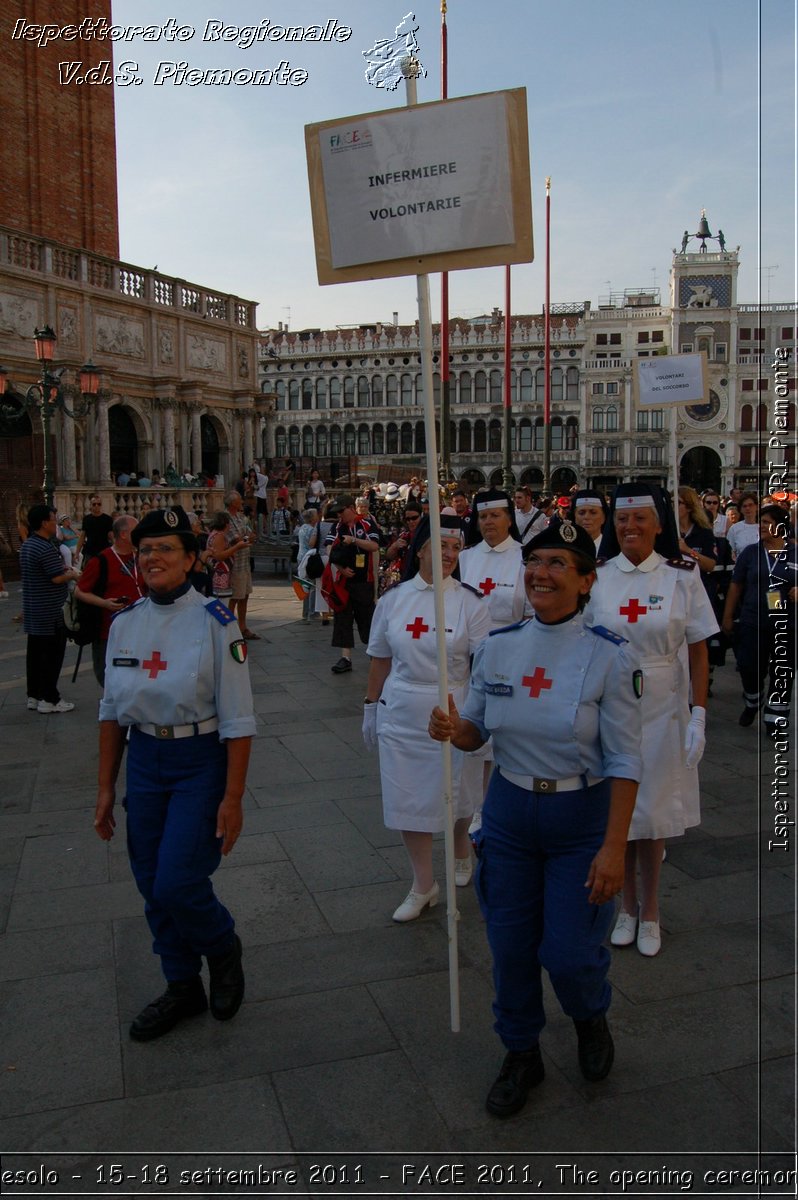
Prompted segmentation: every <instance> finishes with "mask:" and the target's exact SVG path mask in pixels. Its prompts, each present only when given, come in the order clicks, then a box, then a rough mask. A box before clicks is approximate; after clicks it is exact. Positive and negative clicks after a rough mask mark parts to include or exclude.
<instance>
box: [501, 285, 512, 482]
mask: <svg viewBox="0 0 798 1200" xmlns="http://www.w3.org/2000/svg"><path fill="white" fill-rule="evenodd" d="M511 303H512V301H511V291H510V264H509V263H508V264H507V266H506V267H505V268H504V431H503V437H502V447H503V451H504V453H503V455H502V487H503V488H504V490H505V492H511V491H512V487H513V480H512V443H511V440H510V430H511V428H512V406H513V401H512V390H511V382H512V322H511V319H510V312H511Z"/></svg>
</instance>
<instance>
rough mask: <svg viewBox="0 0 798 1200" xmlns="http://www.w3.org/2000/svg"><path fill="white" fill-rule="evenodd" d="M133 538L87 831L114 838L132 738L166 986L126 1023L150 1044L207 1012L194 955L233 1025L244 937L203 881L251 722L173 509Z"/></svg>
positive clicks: (242, 653)
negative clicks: (126, 604) (129, 603)
mask: <svg viewBox="0 0 798 1200" xmlns="http://www.w3.org/2000/svg"><path fill="white" fill-rule="evenodd" d="M132 540H133V544H134V545H135V546H136V547H137V549H138V553H139V565H140V567H141V572H142V575H143V577H144V580H145V582H146V583H147V585H148V587H149V596H148V597H146V598H145V599H144V600H141V601H140V602H139V603H138V604H135V605H133V607H132V608H129V609H126V610H124V611H123V612H122V613H119V614H117V615H118V616H121V617H123V618H124V619H123V620H116V619H115V620H114V622H113V624H112V625H111V631H110V635H109V638H108V652H107V661H106V672H105V694H104V696H103V698H102V700H101V701H100V770H99V785H98V795H97V807H96V811H95V820H94V827H95V829H96V830H97V833H98V835H99V837H100V838H102V839H103V841H108V840H110V838H112V837H113V834H114V824H115V822H114V816H113V808H114V800H115V788H116V778H117V775H118V773H119V767H120V764H121V761H122V754H123V750H124V748H125V741H126V737H127V736H128V733H129V745H128V756H127V793H126V799H125V807H126V809H127V840H128V853H129V856H130V865H131V867H132V870H133V874H134V876H135V879H136V884H137V886H138V889H139V891H140V892H141V894H142V895H143V896H144V899H145V901H146V906H145V912H146V916H147V920H148V922H149V925H150V929H151V931H152V935H153V949H154V951H155V953H156V954H158V955H159V956H160V959H161V967H162V970H163V973H164V975H165V977H166V980H167V985H168V986H167V990H166V992H164V994H163V995H162V996H159V997H158V999H157V1000H154V1001H153V1002H152V1003H151V1004H148V1005H147V1007H146V1008H144V1009H143V1011H142V1012H141V1013H139V1015H138V1017H136V1019H135V1021H134V1022H133V1024H132V1026H131V1028H130V1036H131V1037H132V1038H133V1039H134V1040H135V1041H150V1040H152V1039H153V1038H157V1037H160V1036H161V1035H162V1034H164V1033H167V1032H168V1031H169V1030H170V1029H171V1028H172V1027H173V1026H174V1025H176V1024H177V1022H178V1021H180V1020H183V1019H184V1018H185V1017H191V1016H197V1015H199V1014H200V1013H202V1012H204V1011H205V1010H206V1009H207V1008H208V1000H207V997H206V994H205V988H204V986H203V983H202V978H201V976H200V971H201V967H202V959H203V958H206V959H207V961H208V968H209V974H210V1008H211V1013H212V1014H213V1016H214V1017H216V1018H217V1019H218V1020H220V1021H224V1020H229V1019H230V1018H231V1017H233V1016H235V1014H236V1012H237V1011H238V1009H239V1007H240V1005H241V1001H242V1000H243V997H244V973H243V969H242V966H241V941H240V938H239V937H238V935H237V934H236V933H235V923H234V921H233V918H232V916H231V915H230V913H229V912H228V911H227V909H226V908H225V907H224V905H223V904H221V903H220V901H219V900H218V899H217V897H216V895H215V894H214V890H213V885H212V883H211V879H210V877H211V875H212V874H213V872H214V871H215V870H216V868H217V867H218V866H219V863H220V861H221V855H222V854H229V852H230V851H231V850H232V848H233V846H234V845H235V842H236V839H237V838H238V835H239V833H240V832H241V825H242V812H241V799H242V796H243V792H244V785H245V782H246V773H247V764H248V762H249V752H250V745H251V741H252V736H253V734H254V733H255V718H254V715H253V710H252V692H251V689H250V683H249V671H248V668H247V665H246V657H247V645H246V642H245V641H244V639H243V638H242V637H241V635H240V631H239V628H238V625H237V623H236V621H235V618H234V616H233V614H232V613H231V612H230V610H229V609H227V608H226V607H225V606H224V604H222V602H221V601H220V600H212V601H211V602H210V603H208V602H207V600H206V599H205V597H204V596H201V595H200V593H199V592H197V591H196V590H195V589H194V588H193V587H192V585H191V579H190V572H191V568H192V566H193V563H194V560H195V559H196V555H197V544H196V539H195V537H194V535H193V533H192V532H191V526H190V524H189V521H188V518H187V516H186V514H185V512H184V511H183V509H182V508H177V507H176V508H172V509H156V510H154V511H152V512H151V513H149V514H148V515H147V516H146V517H145V518H144V520H143V521H142V522H141V523H140V524H139V525H138V526H137V527H136V528H135V529H134V531H133V534H132Z"/></svg>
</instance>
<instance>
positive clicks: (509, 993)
mask: <svg viewBox="0 0 798 1200" xmlns="http://www.w3.org/2000/svg"><path fill="white" fill-rule="evenodd" d="M608 809H609V783H608V782H604V783H599V784H595V785H594V786H593V787H589V788H583V789H581V790H579V791H575V792H562V793H560V794H559V795H543V794H542V793H540V792H528V791H526V790H525V789H524V788H520V787H518V786H517V785H516V784H514V783H510V782H508V780H506V779H504V778H502V776H501V774H500V773H499V771H498V770H495V771H494V772H493V776H492V778H491V782H490V787H489V789H488V794H487V796H486V797H485V804H484V806H483V809H482V829H481V831H480V834H478V835H477V841H478V854H479V861H478V864H477V871H476V879H475V886H476V890H477V895H478V897H479V902H480V906H481V908H482V913H483V916H484V917H485V921H486V924H487V933H488V941H489V943H490V948H491V951H492V953H493V981H494V986H495V988H496V999H495V1001H494V1004H493V1013H494V1016H495V1017H496V1022H495V1025H494V1028H495V1030H496V1032H497V1033H498V1035H499V1037H500V1038H501V1040H502V1042H503V1043H504V1045H505V1047H506V1048H507V1049H508V1050H528V1049H530V1048H531V1047H532V1046H534V1045H535V1044H536V1043H537V1041H538V1038H539V1035H540V1031H541V1029H542V1028H543V1026H544V1025H545V1023H546V1014H545V1012H544V1009H543V989H542V981H541V968H542V967H545V969H546V970H547V971H548V973H549V976H550V978H551V982H552V985H553V987H554V990H555V992H556V994H557V999H558V1000H559V1002H560V1004H561V1006H562V1009H563V1011H564V1012H565V1013H566V1014H567V1015H568V1016H569V1017H573V1018H574V1019H575V1020H585V1019H586V1018H588V1017H594V1016H598V1015H599V1014H600V1013H603V1012H605V1011H606V1010H607V1008H608V1007H609V1003H610V994H611V992H610V985H609V983H608V981H607V970H608V968H609V963H610V954H609V951H608V950H607V949H606V947H605V946H603V945H602V942H603V941H604V938H605V937H606V935H607V932H608V930H609V926H610V923H611V921H612V917H613V912H614V905H613V903H612V902H611V901H608V902H607V903H606V904H588V902H587V897H588V894H589V890H590V889H589V888H586V887H585V886H584V884H585V880H586V879H587V873H588V869H589V867H590V863H591V862H592V860H593V857H594V856H595V854H596V851H597V850H598V848H599V846H600V845H601V843H602V841H603V840H604V833H605V830H606V827H607V814H608Z"/></svg>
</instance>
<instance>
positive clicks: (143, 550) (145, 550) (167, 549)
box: [139, 546, 183, 558]
mask: <svg viewBox="0 0 798 1200" xmlns="http://www.w3.org/2000/svg"><path fill="white" fill-rule="evenodd" d="M182 549H183V547H182V546H139V558H149V557H150V555H151V554H179V553H180V551H181V550H182Z"/></svg>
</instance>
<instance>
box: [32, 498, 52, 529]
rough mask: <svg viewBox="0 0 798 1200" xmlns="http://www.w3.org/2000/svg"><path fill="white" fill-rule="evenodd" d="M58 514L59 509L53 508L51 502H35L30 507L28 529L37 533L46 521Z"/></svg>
mask: <svg viewBox="0 0 798 1200" xmlns="http://www.w3.org/2000/svg"><path fill="white" fill-rule="evenodd" d="M56 516H58V510H57V509H55V508H51V507H50V505H49V504H33V505H31V507H30V508H29V509H28V529H30V531H31V533H37V532H38V530H40V529H41V527H42V525H44V523H45V521H49V520H50V518H51V517H56Z"/></svg>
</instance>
